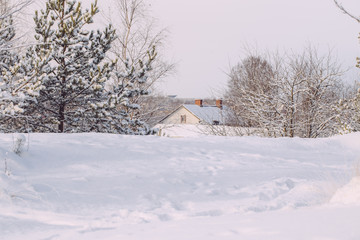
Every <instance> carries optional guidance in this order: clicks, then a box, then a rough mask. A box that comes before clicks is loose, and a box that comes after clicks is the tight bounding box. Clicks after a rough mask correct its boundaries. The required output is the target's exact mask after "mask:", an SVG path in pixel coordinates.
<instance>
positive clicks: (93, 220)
mask: <svg viewBox="0 0 360 240" xmlns="http://www.w3.org/2000/svg"><path fill="white" fill-rule="evenodd" d="M25 137H26V138H27V139H26V141H27V142H26V143H25V145H24V146H23V150H22V153H21V154H20V156H18V155H16V154H15V153H13V150H12V149H13V148H14V143H15V142H16V139H17V138H18V137H17V136H16V135H11V134H1V135H0V163H1V165H0V166H1V168H0V170H1V173H0V236H1V239H6V240H12V239H19V240H20V239H21V240H23V239H47V240H56V239H61V240H70V239H85V240H92V239H94V240H95V239H109V240H112V239H114V240H115V239H125V240H132V239H138V240H140V239H141V240H143V239H156V240H169V239H174V240H175V239H176V240H177V239H178V240H185V239H186V240H192V239H193V240H202V239H204V240H219V239H226V240H227V239H234V240H235V239H236V240H239V239H241V240H248V239H249V240H250V239H267V240H268V239H273V240H289V239H291V240H296V239H299V240H301V239H319V240H320V239H338V240H347V239H348V240H350V239H351V240H355V239H360V228H359V216H360V180H359V176H358V175H359V169H358V166H359V165H358V163H359V161H360V134H350V135H346V136H337V137H333V138H328V139H288V138H279V139H266V138H257V137H205V136H198V137H187V138H165V137H155V136H149V137H135V136H121V135H109V134H92V133H89V134H30V135H25ZM5 166H6V167H5ZM5 168H6V170H7V171H6V173H7V174H6V173H5Z"/></svg>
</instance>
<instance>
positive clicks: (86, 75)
mask: <svg viewBox="0 0 360 240" xmlns="http://www.w3.org/2000/svg"><path fill="white" fill-rule="evenodd" d="M98 12H99V10H98V7H97V1H95V3H94V4H92V5H91V9H90V10H89V9H86V10H83V9H82V5H81V3H80V2H79V3H77V1H65V0H48V1H47V3H46V9H45V10H41V11H40V12H38V11H36V12H35V17H34V21H35V31H36V35H35V39H36V40H37V45H36V47H35V48H32V49H30V50H29V51H30V52H31V53H35V54H34V55H33V59H34V60H35V61H36V60H38V59H42V58H43V57H44V56H45V55H47V54H49V56H50V60H49V61H48V64H47V65H46V66H44V67H43V68H42V69H41V71H40V72H39V73H38V77H39V78H40V81H41V84H42V87H41V90H40V92H39V95H38V96H37V98H36V101H31V102H30V103H29V104H28V107H27V108H26V111H25V113H24V115H26V116H28V118H29V119H30V125H31V129H32V131H40V132H43V131H45V132H84V131H89V129H88V127H89V124H87V121H90V119H91V118H97V117H99V118H100V117H102V116H101V115H99V112H101V111H100V110H98V111H94V108H93V106H94V105H98V106H100V105H102V106H103V107H105V106H106V100H107V98H106V95H105V93H106V91H105V83H106V81H107V80H108V79H109V77H110V73H111V70H112V63H108V62H105V63H104V58H105V56H106V52H107V51H108V50H109V49H110V44H111V42H112V41H113V40H114V39H115V31H114V30H113V29H112V27H111V25H109V26H108V27H106V28H105V30H104V31H103V32H100V31H99V30H97V31H89V30H88V29H87V28H86V27H87V26H88V25H89V24H91V23H93V17H94V15H95V14H97V13H98Z"/></svg>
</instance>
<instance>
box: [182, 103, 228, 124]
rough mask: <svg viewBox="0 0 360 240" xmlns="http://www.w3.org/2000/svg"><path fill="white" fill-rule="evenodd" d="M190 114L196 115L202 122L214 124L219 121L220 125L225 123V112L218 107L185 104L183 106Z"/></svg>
mask: <svg viewBox="0 0 360 240" xmlns="http://www.w3.org/2000/svg"><path fill="white" fill-rule="evenodd" d="M183 106H184V107H185V108H186V109H187V110H188V111H189V112H191V113H192V114H194V115H195V116H196V117H198V118H199V119H200V120H202V121H204V122H206V123H209V124H212V123H213V122H214V121H218V122H219V123H220V124H223V123H224V117H225V116H224V110H225V108H226V107H225V108H224V107H223V109H220V108H218V107H216V106H202V107H200V106H199V105H195V104H184V105H183Z"/></svg>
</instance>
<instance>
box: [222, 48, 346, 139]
mask: <svg viewBox="0 0 360 240" xmlns="http://www.w3.org/2000/svg"><path fill="white" fill-rule="evenodd" d="M249 63H250V64H249ZM341 73H342V72H341V71H340V68H339V66H338V65H337V64H336V62H334V61H332V59H331V54H328V55H326V56H319V55H318V54H317V51H316V49H313V48H311V47H309V48H307V49H306V50H305V51H304V52H303V53H302V54H291V55H290V54H285V55H284V56H279V55H278V54H270V57H268V58H267V59H266V60H265V58H264V57H258V56H257V57H254V56H249V57H247V58H246V59H245V60H243V61H242V62H241V64H239V65H237V66H235V67H234V68H233V69H232V70H231V73H230V74H229V76H230V79H229V82H228V83H229V86H228V87H229V90H228V92H227V94H226V99H227V101H228V103H229V105H230V107H231V108H232V109H233V111H234V112H235V116H237V119H241V120H242V121H240V122H239V123H240V124H239V125H240V126H243V127H256V128H260V129H263V134H265V135H266V136H287V137H295V136H300V137H309V138H310V137H319V136H327V135H329V134H331V133H330V132H331V128H330V123H331V122H332V121H333V120H334V118H335V114H333V113H332V112H331V106H332V104H334V102H336V101H337V100H338V99H339V96H340V89H341V87H342V85H341V79H340V78H339V76H340V75H341Z"/></svg>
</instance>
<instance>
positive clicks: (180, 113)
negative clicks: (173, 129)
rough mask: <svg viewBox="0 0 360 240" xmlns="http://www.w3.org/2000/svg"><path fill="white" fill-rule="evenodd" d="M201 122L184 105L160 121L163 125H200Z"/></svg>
mask: <svg viewBox="0 0 360 240" xmlns="http://www.w3.org/2000/svg"><path fill="white" fill-rule="evenodd" d="M200 121H201V119H200V118H198V117H197V116H196V115H194V114H193V113H192V112H190V111H189V110H188V109H187V108H185V107H184V105H181V106H180V107H178V108H177V109H176V110H175V111H174V112H172V113H171V114H169V115H168V116H167V117H165V118H164V119H162V120H161V121H160V123H161V124H199V123H200Z"/></svg>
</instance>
